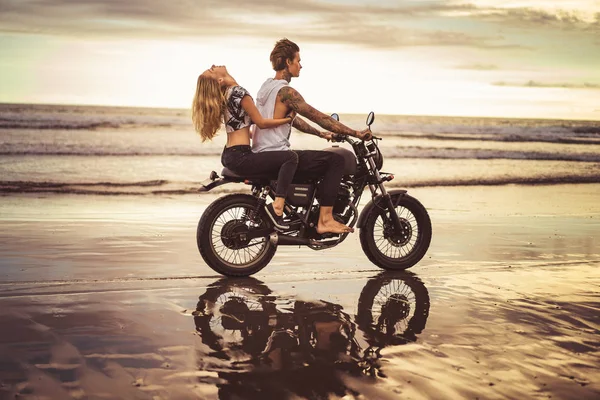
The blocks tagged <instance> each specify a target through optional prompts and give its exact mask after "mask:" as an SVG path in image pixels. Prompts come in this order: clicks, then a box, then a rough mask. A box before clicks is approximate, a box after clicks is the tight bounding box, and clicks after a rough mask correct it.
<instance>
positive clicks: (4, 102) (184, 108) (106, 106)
mask: <svg viewBox="0 0 600 400" xmlns="http://www.w3.org/2000/svg"><path fill="white" fill-rule="evenodd" d="M4 105H32V106H56V107H104V108H140V109H157V110H160V109H163V110H165V109H166V110H181V111H185V110H190V108H186V107H174V106H142V105H123V104H95V103H90V104H72V103H37V102H27V103H24V102H6V101H0V106H4ZM598 111H600V110H598ZM335 113H337V114H340V115H363V113H356V112H338V111H335ZM325 114H327V113H325ZM368 114H369V112H365V113H364V115H365V116H366V115H368ZM375 115H384V116H396V117H433V118H474V119H476V118H479V119H510V120H538V121H580V122H600V113H599V115H598V118H597V119H589V118H552V117H510V116H481V115H442V114H388V113H377V112H375Z"/></svg>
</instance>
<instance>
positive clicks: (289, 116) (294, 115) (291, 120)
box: [285, 110, 296, 124]
mask: <svg viewBox="0 0 600 400" xmlns="http://www.w3.org/2000/svg"><path fill="white" fill-rule="evenodd" d="M285 117H286V118H289V119H290V124H291V123H292V122H294V118H296V111H294V110H292V111H290V112H289V114H288V115H286V116H285Z"/></svg>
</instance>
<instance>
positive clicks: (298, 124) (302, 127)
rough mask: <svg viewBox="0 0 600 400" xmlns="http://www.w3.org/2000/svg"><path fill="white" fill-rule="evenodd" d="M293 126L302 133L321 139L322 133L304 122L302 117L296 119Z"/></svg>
mask: <svg viewBox="0 0 600 400" xmlns="http://www.w3.org/2000/svg"><path fill="white" fill-rule="evenodd" d="M292 126H293V127H294V128H296V129H298V130H299V131H301V132H304V133H310V134H311V135H315V136H319V137H321V132H320V131H319V130H318V129H316V128H314V127H313V126H311V125H309V124H308V123H307V122H306V121H305V120H303V119H302V118H300V117H296V118H294V124H293V125H292Z"/></svg>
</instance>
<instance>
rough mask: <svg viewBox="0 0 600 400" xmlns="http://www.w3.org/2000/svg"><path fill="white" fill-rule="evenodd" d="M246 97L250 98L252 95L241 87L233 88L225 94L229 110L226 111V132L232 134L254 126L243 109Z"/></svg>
mask: <svg viewBox="0 0 600 400" xmlns="http://www.w3.org/2000/svg"><path fill="white" fill-rule="evenodd" d="M244 96H250V93H248V91H247V90H246V89H244V88H243V87H241V86H233V87H230V88H228V89H227V92H225V99H226V100H227V108H226V109H225V131H226V132H227V133H231V132H233V131H237V130H238V129H242V128H245V127H247V126H250V124H252V121H251V120H250V116H249V115H248V113H247V112H246V110H244V108H243V107H242V99H243V98H244Z"/></svg>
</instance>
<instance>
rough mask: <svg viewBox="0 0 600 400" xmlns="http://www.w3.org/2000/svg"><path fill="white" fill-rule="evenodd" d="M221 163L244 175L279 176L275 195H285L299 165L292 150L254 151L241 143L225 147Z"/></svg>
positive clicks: (296, 156)
mask: <svg viewBox="0 0 600 400" xmlns="http://www.w3.org/2000/svg"><path fill="white" fill-rule="evenodd" d="M221 164H223V166H224V167H227V168H229V169H230V170H232V171H233V172H235V173H236V174H239V175H242V176H243V175H267V176H270V177H273V178H274V177H277V190H276V191H275V196H277V197H285V196H286V194H287V191H288V188H289V186H290V183H292V179H293V178H294V174H295V172H296V167H297V166H298V155H297V154H296V152H294V151H291V150H288V151H265V152H262V153H253V152H252V149H251V147H250V146H245V145H239V146H231V147H225V149H224V150H223V154H222V155H221ZM338 185H339V182H338Z"/></svg>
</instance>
